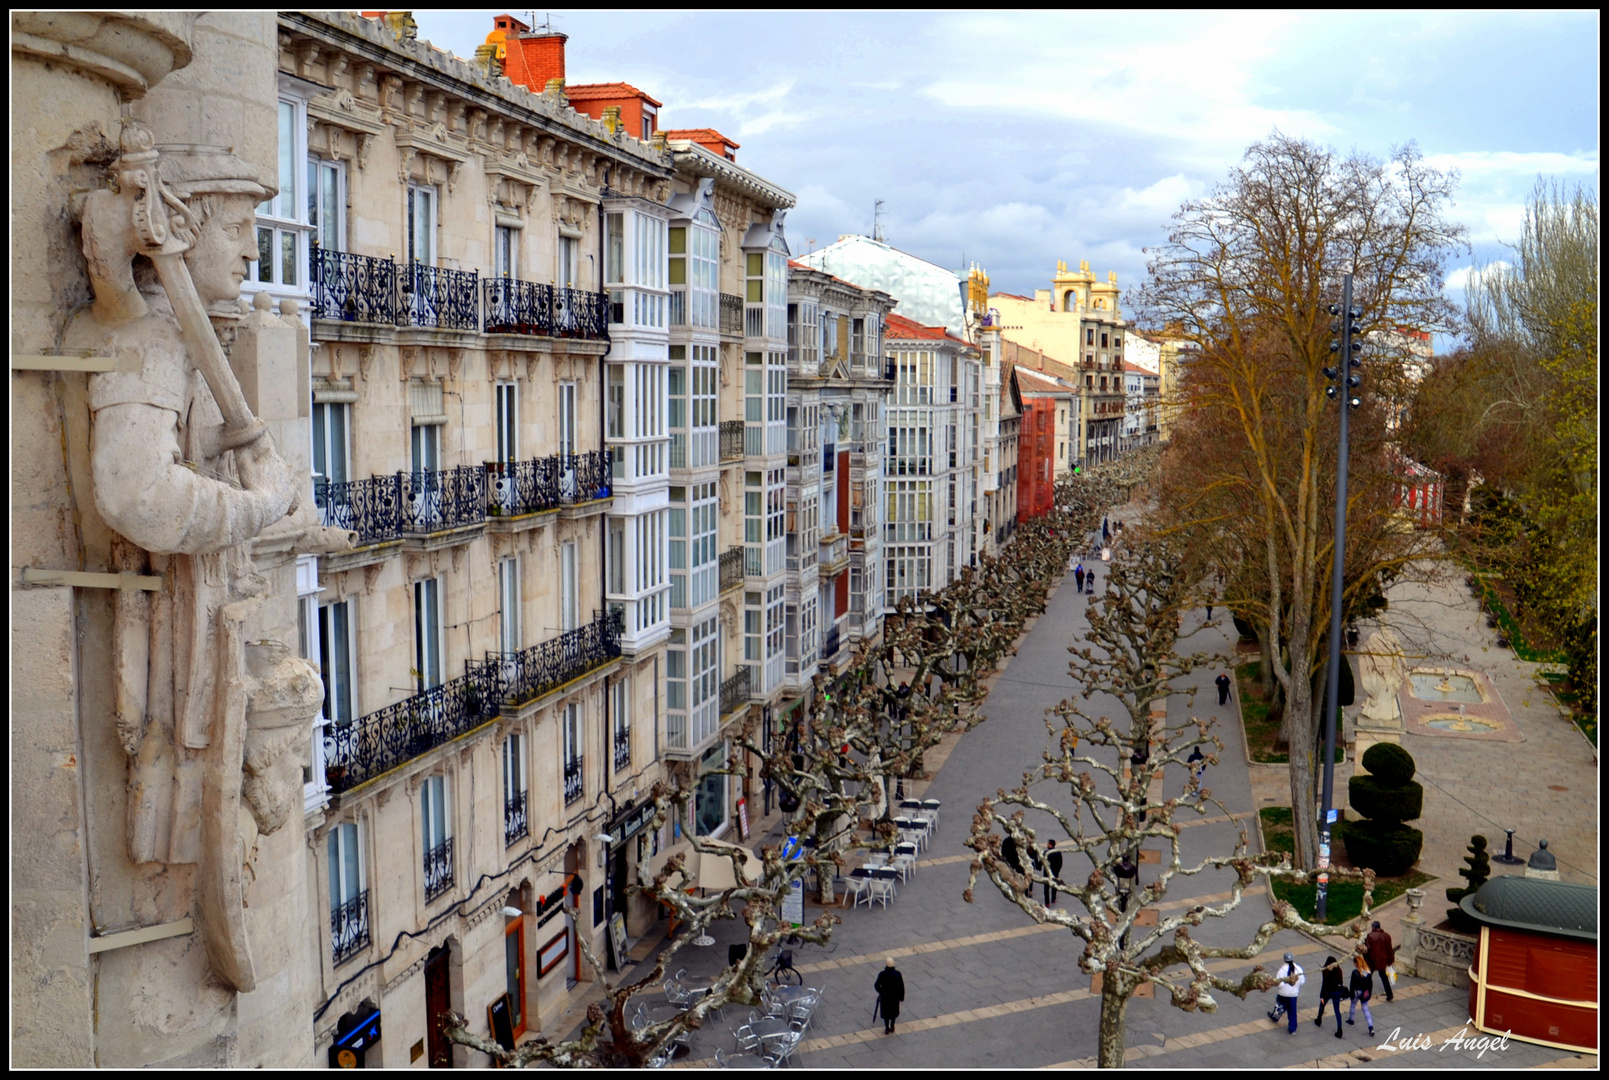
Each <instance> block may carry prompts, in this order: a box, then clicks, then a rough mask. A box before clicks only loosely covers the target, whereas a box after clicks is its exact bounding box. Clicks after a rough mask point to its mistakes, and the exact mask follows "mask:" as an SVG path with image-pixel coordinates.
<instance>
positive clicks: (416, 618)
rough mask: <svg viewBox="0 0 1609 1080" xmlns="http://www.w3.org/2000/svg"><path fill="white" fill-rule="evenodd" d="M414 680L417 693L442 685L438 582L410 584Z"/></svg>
mask: <svg viewBox="0 0 1609 1080" xmlns="http://www.w3.org/2000/svg"><path fill="white" fill-rule="evenodd" d="M413 642H414V654H413V662H414V679H415V681H416V683H417V685H418V688H419V692H420V693H424V692H425V691H426V690H429V689H430V688H431V687H433V686H440V685H441V681H442V679H441V671H442V657H441V581H440V579H439V578H426V579H425V580H423V581H416V582H414V583H413Z"/></svg>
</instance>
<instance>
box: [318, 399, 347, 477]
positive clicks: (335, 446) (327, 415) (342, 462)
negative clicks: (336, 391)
mask: <svg viewBox="0 0 1609 1080" xmlns="http://www.w3.org/2000/svg"><path fill="white" fill-rule="evenodd" d="M335 417H339V418H340V421H339V423H336V424H332V423H331V420H332V419H334V418H335ZM309 427H310V428H311V435H312V446H313V452H312V459H311V460H312V463H313V475H314V476H315V477H322V478H323V479H325V480H328V481H329V482H330V483H332V484H340V483H345V482H347V481H349V480H351V479H352V406H351V405H350V404H348V403H347V402H344V401H315V402H313V415H312V420H311V423H310V424H309ZM337 428H339V430H338V431H337V430H336V429H337Z"/></svg>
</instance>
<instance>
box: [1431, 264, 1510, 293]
mask: <svg viewBox="0 0 1609 1080" xmlns="http://www.w3.org/2000/svg"><path fill="white" fill-rule="evenodd" d="M1509 269H1512V267H1511V266H1510V264H1508V263H1506V262H1503V261H1502V260H1501V259H1499V260H1498V261H1496V262H1491V263H1487V264H1486V265H1485V266H1460V267H1459V268H1458V269H1457V270H1454V271H1453V272H1452V273H1450V274H1448V275H1447V280H1446V281H1445V282H1443V283H1442V291H1443V292H1449V293H1462V292H1464V291H1465V290H1467V289H1468V288H1469V283H1470V282H1471V281H1475V280H1480V279H1483V278H1485V277H1488V276H1490V275H1491V274H1493V273H1498V272H1501V271H1504V270H1509Z"/></svg>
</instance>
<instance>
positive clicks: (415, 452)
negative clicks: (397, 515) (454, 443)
mask: <svg viewBox="0 0 1609 1080" xmlns="http://www.w3.org/2000/svg"><path fill="white" fill-rule="evenodd" d="M410 442H411V445H410V449H411V453H412V458H413V476H412V478H411V486H412V493H413V503H412V507H411V509H412V513H413V524H414V525H415V526H416V527H417V528H419V529H421V530H423V531H425V532H431V531H434V530H435V528H436V527H437V525H438V523H439V522H440V521H441V512H442V507H441V428H440V427H439V426H438V425H436V424H414V425H413V430H412V438H411V440H410Z"/></svg>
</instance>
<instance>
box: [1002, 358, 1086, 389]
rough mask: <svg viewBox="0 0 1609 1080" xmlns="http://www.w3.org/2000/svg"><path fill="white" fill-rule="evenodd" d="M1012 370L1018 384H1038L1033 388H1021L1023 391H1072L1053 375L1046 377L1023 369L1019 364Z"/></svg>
mask: <svg viewBox="0 0 1609 1080" xmlns="http://www.w3.org/2000/svg"><path fill="white" fill-rule="evenodd" d="M1012 370H1014V371H1016V373H1017V380H1018V381H1019V382H1028V383H1036V384H1038V385H1034V386H1025V387H1023V389H1024V390H1041V389H1043V390H1061V391H1071V390H1072V389H1073V387H1071V386H1067V385H1065V384H1064V383H1062V381H1061V380H1060V379H1057V378H1056V377H1055V376H1054V375H1047V374H1045V373H1044V372H1042V371H1035V370H1034V369H1033V368H1031V367H1023V366H1022V365H1021V364H1018V365H1016V366H1015V367H1014V368H1013V369H1012Z"/></svg>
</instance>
